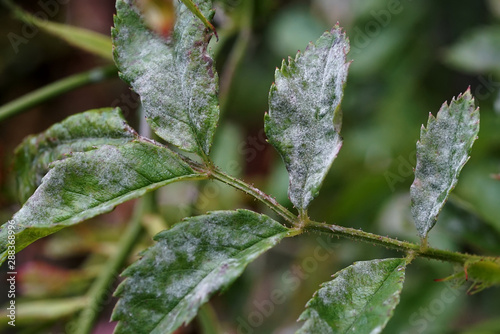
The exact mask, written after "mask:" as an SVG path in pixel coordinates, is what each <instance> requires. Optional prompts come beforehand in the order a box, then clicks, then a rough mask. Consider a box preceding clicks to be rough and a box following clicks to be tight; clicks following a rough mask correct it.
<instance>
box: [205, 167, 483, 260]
mask: <svg viewBox="0 0 500 334" xmlns="http://www.w3.org/2000/svg"><path fill="white" fill-rule="evenodd" d="M211 175H212V177H213V178H214V179H217V180H219V181H222V182H224V183H226V184H228V185H230V186H232V187H234V188H236V189H239V190H241V191H243V192H245V193H247V194H249V195H251V196H253V197H255V198H256V199H258V200H259V201H261V202H263V203H264V204H266V205H267V206H268V207H269V208H270V209H271V210H273V211H274V212H276V213H277V214H279V215H280V216H281V217H283V218H284V219H285V220H286V221H287V223H289V224H290V225H292V226H294V227H296V228H299V229H300V230H301V231H303V232H313V231H315V232H321V233H326V234H329V235H332V236H339V237H345V238H349V239H353V240H356V241H363V242H366V243H370V244H373V245H379V246H383V247H386V248H390V249H395V250H398V251H403V252H405V253H408V254H411V255H412V256H417V257H424V258H428V259H434V260H441V261H447V262H454V263H459V264H464V263H465V262H466V261H468V260H478V259H487V258H488V259H492V260H493V258H490V257H484V256H478V255H471V254H463V253H457V252H451V251H446V250H441V249H436V248H431V247H422V246H421V245H419V244H415V243H412V242H407V241H400V240H397V239H393V238H390V237H384V236H381V235H378V234H373V233H369V232H365V231H362V230H357V229H354V228H350V227H343V226H339V225H330V224H326V223H319V222H315V221H311V220H309V219H308V218H307V217H306V218H304V217H302V216H299V217H297V216H295V215H294V214H293V213H292V212H290V211H289V210H287V209H286V208H285V207H283V206H281V205H280V204H279V203H278V202H276V200H275V199H274V198H272V197H270V196H269V195H267V194H265V193H263V192H262V191H261V190H259V189H256V188H255V187H253V186H251V185H249V184H246V183H245V182H243V181H241V180H239V179H237V178H234V177H232V176H229V175H227V174H225V173H223V172H221V171H219V170H213V171H212V172H211Z"/></svg>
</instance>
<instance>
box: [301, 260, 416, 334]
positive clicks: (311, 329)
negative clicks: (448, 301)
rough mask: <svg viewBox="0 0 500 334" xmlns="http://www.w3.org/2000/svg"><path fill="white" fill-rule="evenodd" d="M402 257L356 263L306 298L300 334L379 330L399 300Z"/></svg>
mask: <svg viewBox="0 0 500 334" xmlns="http://www.w3.org/2000/svg"><path fill="white" fill-rule="evenodd" d="M405 267H406V260H405V259H384V260H372V261H362V262H356V263H354V264H353V265H351V266H349V267H347V268H346V269H343V270H341V271H339V272H338V273H336V274H335V275H334V276H333V277H334V279H333V280H332V281H329V282H327V283H324V284H323V285H322V287H321V289H319V290H318V291H317V292H316V293H315V295H314V297H313V298H312V299H311V300H309V302H308V303H307V305H306V307H307V308H306V310H305V311H304V312H303V313H302V314H301V315H300V318H299V320H303V321H305V323H304V325H303V326H302V328H301V329H300V330H299V331H297V333H299V334H306V333H311V334H315V333H324V334H336V333H373V334H375V333H380V332H381V331H382V329H383V328H384V327H385V325H386V324H387V322H388V321H389V319H390V318H391V317H392V313H393V311H394V308H395V307H396V306H397V304H398V303H399V296H400V294H401V289H402V288H403V281H404V277H405Z"/></svg>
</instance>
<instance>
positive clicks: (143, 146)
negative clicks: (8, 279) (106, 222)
mask: <svg viewBox="0 0 500 334" xmlns="http://www.w3.org/2000/svg"><path fill="white" fill-rule="evenodd" d="M196 177H199V174H196V173H195V172H194V171H193V170H192V169H191V168H190V167H189V166H188V165H187V164H186V163H185V162H184V161H182V160H181V159H180V158H179V157H178V156H177V155H176V154H175V153H173V152H172V151H170V150H169V149H168V148H166V147H163V146H160V145H157V144H155V143H153V142H149V141H147V140H145V139H137V140H134V141H132V142H130V143H127V144H125V145H122V146H111V145H104V146H102V147H101V148H99V149H97V150H93V151H89V152H84V153H82V152H79V153H74V154H73V155H72V156H71V157H68V158H66V159H64V160H61V161H56V162H54V163H53V164H52V168H51V169H50V170H49V172H48V173H47V174H46V175H45V176H44V178H43V179H42V184H41V185H40V187H38V189H37V190H36V191H35V193H34V194H33V195H32V196H31V197H30V198H29V199H28V201H27V202H26V203H25V204H24V206H23V207H22V208H21V210H20V211H18V212H17V213H16V214H15V215H14V217H13V218H12V220H11V221H9V222H7V223H5V224H4V225H3V226H2V227H1V229H0V254H2V255H1V256H0V264H1V262H3V261H4V260H5V255H6V250H7V248H8V234H9V231H8V230H9V228H8V227H7V226H8V225H9V224H10V226H12V227H13V230H14V232H15V240H16V244H15V246H16V251H20V250H21V249H23V248H25V247H26V246H28V245H29V244H31V243H32V242H34V241H35V240H37V239H40V238H42V237H44V236H46V235H49V234H52V233H54V232H56V231H58V230H60V229H62V228H64V227H66V226H70V225H74V224H77V223H79V222H81V221H84V220H86V219H89V218H92V217H94V216H97V215H99V214H102V213H106V212H109V211H111V210H112V209H113V208H114V207H115V206H116V205H118V204H120V203H123V202H125V201H128V200H130V199H133V198H137V197H140V196H142V195H144V194H145V193H146V192H148V191H151V190H154V189H157V188H159V187H161V186H164V185H166V184H168V183H171V182H174V181H179V180H184V179H189V178H196Z"/></svg>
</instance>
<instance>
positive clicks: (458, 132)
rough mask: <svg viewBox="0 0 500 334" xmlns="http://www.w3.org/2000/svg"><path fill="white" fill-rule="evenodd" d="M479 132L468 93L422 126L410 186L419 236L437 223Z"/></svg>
mask: <svg viewBox="0 0 500 334" xmlns="http://www.w3.org/2000/svg"><path fill="white" fill-rule="evenodd" d="M478 131H479V108H477V109H476V108H475V106H474V99H473V98H472V95H471V93H470V91H469V90H467V91H466V92H465V93H464V94H460V95H459V96H458V98H456V99H455V98H453V100H452V101H451V103H450V105H448V104H447V103H446V102H445V103H444V104H443V105H442V107H441V109H440V110H439V112H438V113H437V116H436V117H434V116H433V115H432V114H430V115H429V120H428V122H427V128H425V127H424V126H422V129H421V131H420V141H418V142H417V166H416V168H415V180H414V181H413V184H412V185H411V189H410V195H411V212H412V216H413V219H414V221H415V225H416V227H417V231H418V234H419V235H420V237H421V238H423V239H426V238H427V234H428V233H429V231H430V230H431V228H432V227H433V226H434V225H435V224H436V220H437V217H438V215H439V212H440V211H441V209H442V208H443V205H444V204H445V202H446V200H447V199H448V196H449V194H450V192H451V191H452V190H453V188H455V185H456V184H457V181H458V175H459V174H460V171H461V170H462V167H463V166H464V165H465V163H466V162H467V160H469V153H470V150H471V148H472V144H474V141H475V140H476V138H477V134H478Z"/></svg>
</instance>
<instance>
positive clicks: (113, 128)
mask: <svg viewBox="0 0 500 334" xmlns="http://www.w3.org/2000/svg"><path fill="white" fill-rule="evenodd" d="M137 137H138V135H137V133H136V132H135V131H134V130H133V129H132V128H131V127H130V126H128V125H127V123H126V122H125V119H124V118H123V117H122V115H121V112H120V109H119V108H116V109H111V108H107V109H96V110H90V111H87V112H84V113H81V114H77V115H74V116H70V117H68V118H66V119H65V120H64V121H62V122H61V123H57V124H55V125H53V126H51V127H50V128H49V129H48V130H46V131H45V132H43V133H41V134H39V135H37V136H29V137H28V138H26V139H25V140H24V141H23V142H22V143H21V144H20V145H19V146H18V147H17V149H16V155H15V161H14V170H15V172H16V180H17V190H18V196H19V199H20V201H21V202H22V203H24V202H25V201H26V200H27V199H28V198H29V197H30V196H31V195H32V194H33V192H34V191H35V189H36V187H38V186H39V185H40V182H41V181H42V177H43V176H44V175H45V174H46V173H47V171H48V169H49V164H50V163H52V162H54V161H56V160H61V159H64V158H65V157H66V156H67V155H69V154H71V153H75V152H85V151H89V150H93V149H96V148H98V147H101V146H102V145H115V146H116V145H122V144H125V143H127V142H130V141H132V140H134V139H136V138H137Z"/></svg>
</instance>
